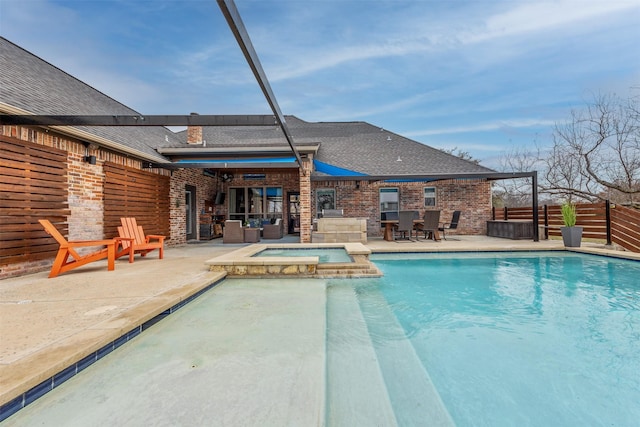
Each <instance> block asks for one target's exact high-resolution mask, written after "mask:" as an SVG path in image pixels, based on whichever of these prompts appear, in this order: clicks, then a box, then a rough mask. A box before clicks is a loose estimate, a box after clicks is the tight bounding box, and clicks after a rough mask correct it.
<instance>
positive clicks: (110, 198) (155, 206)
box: [104, 163, 171, 238]
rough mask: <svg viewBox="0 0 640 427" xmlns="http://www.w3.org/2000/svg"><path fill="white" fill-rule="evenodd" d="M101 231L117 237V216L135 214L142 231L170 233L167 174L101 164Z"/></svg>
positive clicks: (164, 234) (165, 234)
mask: <svg viewBox="0 0 640 427" xmlns="http://www.w3.org/2000/svg"><path fill="white" fill-rule="evenodd" d="M104 173H105V183H104V232H105V235H106V236H117V235H118V229H117V227H118V226H119V225H120V218H122V217H135V218H136V220H137V223H138V225H141V226H142V227H143V228H144V232H145V234H160V235H163V236H167V238H168V237H169V236H170V235H171V233H170V224H169V213H170V208H171V206H170V199H169V190H170V177H168V176H161V175H157V174H154V173H151V172H146V171H141V170H139V169H133V168H128V167H125V166H121V165H117V164H115V163H105V164H104Z"/></svg>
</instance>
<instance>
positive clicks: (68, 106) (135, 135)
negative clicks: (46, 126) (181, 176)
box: [0, 37, 177, 161]
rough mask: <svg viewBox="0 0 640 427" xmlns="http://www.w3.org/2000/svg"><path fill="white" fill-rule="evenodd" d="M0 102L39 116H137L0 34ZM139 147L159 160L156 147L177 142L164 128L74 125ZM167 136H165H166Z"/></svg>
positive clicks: (174, 136)
mask: <svg viewBox="0 0 640 427" xmlns="http://www.w3.org/2000/svg"><path fill="white" fill-rule="evenodd" d="M0 64H1V65H0V102H2V103H5V104H8V105H10V106H12V107H16V108H20V109H22V110H25V111H28V112H29V113H32V114H42V115H56V114H60V115H63V114H64V115H138V114H140V113H138V112H137V111H135V110H133V109H131V108H129V107H127V106H125V105H123V104H121V103H120V102H118V101H116V100H114V99H112V98H110V97H109V96H107V95H105V94H103V93H102V92H100V91H98V90H96V89H94V88H93V87H91V86H89V85H87V84H86V83H83V82H81V81H80V80H78V79H76V78H75V77H73V76H71V75H69V74H67V73H66V72H64V71H62V70H61V69H59V68H57V67H55V66H53V65H51V64H50V63H48V62H46V61H44V60H43V59H41V58H39V57H37V56H35V55H33V54H32V53H30V52H27V51H26V50H24V49H22V48H21V47H19V46H17V45H15V44H13V43H11V42H10V41H8V40H7V39H5V38H3V37H0ZM77 128H78V129H81V130H83V131H85V132H88V133H90V134H92V135H96V136H99V137H102V138H106V139H108V140H110V141H113V142H115V143H118V144H122V145H123V146H125V147H129V148H133V149H135V150H138V151H140V152H142V153H144V154H146V155H148V156H149V157H152V158H156V159H158V160H159V161H162V160H164V161H166V159H165V158H164V157H163V156H161V155H160V154H158V152H157V151H156V150H155V148H156V147H158V146H159V145H160V144H162V143H166V139H169V141H177V136H176V134H175V133H173V132H171V131H170V130H168V129H166V128H164V127H144V128H142V127H80V126H79V127H77ZM165 138H166V139H165Z"/></svg>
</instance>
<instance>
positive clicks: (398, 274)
mask: <svg viewBox="0 0 640 427" xmlns="http://www.w3.org/2000/svg"><path fill="white" fill-rule="evenodd" d="M372 260H373V261H374V262H375V263H376V264H377V265H378V267H379V268H380V269H381V270H382V271H383V272H384V274H385V276H384V277H383V278H380V279H377V280H366V281H350V282H348V281H333V282H332V283H331V285H330V287H329V290H330V291H329V300H328V306H329V307H328V312H329V325H330V328H331V327H332V325H333V327H334V328H336V327H339V323H340V322H332V321H331V315H332V311H335V310H337V311H338V312H339V311H340V308H339V306H340V305H341V304H343V303H344V301H343V300H344V298H345V295H346V296H347V297H349V295H350V294H353V296H354V297H355V298H356V299H357V303H358V306H359V308H360V310H361V311H362V315H363V318H364V321H365V323H366V328H367V332H368V334H369V335H370V336H371V342H372V345H373V347H374V349H375V353H374V354H375V356H376V357H377V359H378V363H379V366H380V371H381V373H382V377H383V380H384V382H385V383H386V385H387V389H388V392H389V398H390V403H391V407H392V409H393V410H394V412H395V414H396V417H397V418H398V419H399V420H403V422H401V424H400V425H421V424H420V423H421V422H425V419H427V418H425V417H427V416H428V414H429V412H428V411H425V408H424V405H423V399H421V398H417V399H416V398H412V396H413V395H416V394H417V395H422V396H424V395H429V396H431V397H432V400H434V401H436V403H438V401H440V402H442V405H436V410H435V413H436V414H439V416H440V418H441V419H443V420H444V421H443V424H446V423H447V422H448V421H447V417H450V420H449V421H450V422H451V423H455V425H458V426H513V425H518V426H521V425H536V426H549V425H562V426H585V425H616V426H632V425H637V420H638V419H640V404H639V403H638V402H640V369H639V367H640V263H638V262H632V261H624V260H616V259H611V258H604V257H596V256H584V255H578V254H566V255H557V254H536V253H528V254H527V253H525V254H441V255H428V256H424V255H414V254H399V255H373V256H372ZM365 282H366V283H365ZM332 294H335V295H334V296H332ZM333 304H335V305H337V306H338V308H337V309H334V308H332V305H333ZM335 335H338V338H335ZM332 337H333V339H332ZM349 346H350V344H349V343H348V342H346V341H345V340H344V338H340V332H335V331H334V332H333V333H332V332H331V331H330V332H329V340H328V351H329V353H330V354H331V353H333V352H338V353H342V354H344V353H345V352H348V349H349ZM336 347H337V349H336ZM399 347H404V348H405V351H403V354H401V355H399V354H398V353H397V348H399ZM413 352H415V354H414V353H413ZM331 360H333V362H334V363H338V366H335V364H334V365H333V366H332V364H331V363H329V367H328V369H329V373H328V376H329V378H332V377H333V376H335V375H334V374H337V373H338V372H340V371H345V370H348V368H347V367H340V366H339V364H340V363H344V362H341V360H343V359H341V358H337V357H334V358H333V359H331ZM399 364H400V365H402V366H400V367H399V366H398V365H399ZM332 370H334V371H335V372H334V373H332ZM405 371H407V372H405ZM399 379H400V380H399ZM352 388H353V387H349V385H348V384H340V383H338V384H337V385H335V387H331V380H329V391H328V395H329V402H330V403H329V405H328V408H329V409H328V411H329V415H328V418H329V419H331V418H332V416H331V411H332V409H331V408H332V406H333V405H338V406H339V400H340V399H343V398H344V393H349V390H350V389H352ZM407 389H409V390H413V391H412V392H411V393H407V392H406V390H407ZM332 395H334V397H332ZM407 395H408V396H407ZM408 398H409V401H407V399H408ZM432 411H433V409H432ZM421 420H422V421H421Z"/></svg>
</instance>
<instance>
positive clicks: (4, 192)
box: [0, 136, 69, 265]
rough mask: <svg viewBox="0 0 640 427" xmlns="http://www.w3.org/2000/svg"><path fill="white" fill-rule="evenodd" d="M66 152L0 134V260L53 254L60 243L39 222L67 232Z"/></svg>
mask: <svg viewBox="0 0 640 427" xmlns="http://www.w3.org/2000/svg"><path fill="white" fill-rule="evenodd" d="M67 200H68V185H67V153H66V152H65V151H63V150H58V149H56V148H52V147H45V146H43V145H38V144H34V143H32V142H28V141H21V140H19V139H15V138H9V137H6V136H2V137H0V265H7V264H14V263H19V262H24V261H36V260H42V259H48V258H52V257H54V256H55V254H56V252H57V250H58V244H57V243H56V242H55V241H53V240H52V239H51V238H50V237H49V235H48V234H46V233H45V231H44V229H43V228H42V226H41V225H40V224H39V223H38V220H39V219H48V220H50V221H51V222H52V223H54V224H55V225H56V227H57V228H58V229H59V230H60V232H61V233H62V234H63V235H66V234H67V228H68V227H67V223H66V221H67V216H68V215H69V206H68V202H67Z"/></svg>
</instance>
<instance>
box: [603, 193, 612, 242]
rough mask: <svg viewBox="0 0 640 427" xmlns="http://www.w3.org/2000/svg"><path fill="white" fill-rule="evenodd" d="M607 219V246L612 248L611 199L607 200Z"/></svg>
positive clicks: (605, 203) (605, 204)
mask: <svg viewBox="0 0 640 427" xmlns="http://www.w3.org/2000/svg"><path fill="white" fill-rule="evenodd" d="M604 206H605V210H604V211H605V218H606V222H607V245H608V246H611V203H609V199H607V200H605V202H604Z"/></svg>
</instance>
